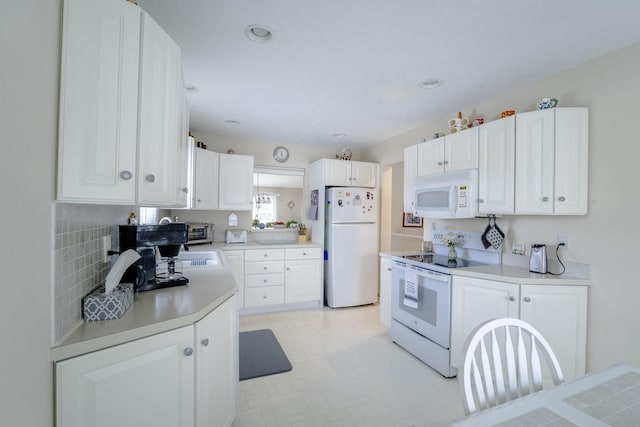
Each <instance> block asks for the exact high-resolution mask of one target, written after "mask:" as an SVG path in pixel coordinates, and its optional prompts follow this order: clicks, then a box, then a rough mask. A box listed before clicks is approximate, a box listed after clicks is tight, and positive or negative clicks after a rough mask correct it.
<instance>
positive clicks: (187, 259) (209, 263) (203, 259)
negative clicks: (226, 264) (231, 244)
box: [178, 250, 222, 267]
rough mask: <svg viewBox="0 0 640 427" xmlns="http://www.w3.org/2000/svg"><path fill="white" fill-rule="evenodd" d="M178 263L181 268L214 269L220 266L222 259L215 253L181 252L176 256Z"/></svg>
mask: <svg viewBox="0 0 640 427" xmlns="http://www.w3.org/2000/svg"><path fill="white" fill-rule="evenodd" d="M178 261H181V262H182V265H183V267H214V266H221V265H222V259H221V258H220V255H219V254H218V252H216V251H202V252H198V251H193V250H191V251H181V252H180V253H179V254H178Z"/></svg>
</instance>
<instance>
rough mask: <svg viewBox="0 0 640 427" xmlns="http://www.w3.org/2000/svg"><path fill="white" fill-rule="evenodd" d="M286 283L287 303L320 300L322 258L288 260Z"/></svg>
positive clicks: (285, 298) (285, 297)
mask: <svg viewBox="0 0 640 427" xmlns="http://www.w3.org/2000/svg"><path fill="white" fill-rule="evenodd" d="M284 283H285V286H284V302H285V304H290V303H295V302H306V301H320V298H321V295H322V260H320V259H315V260H293V261H286V267H285V272H284Z"/></svg>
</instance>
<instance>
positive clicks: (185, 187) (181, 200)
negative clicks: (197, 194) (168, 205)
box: [176, 72, 193, 208]
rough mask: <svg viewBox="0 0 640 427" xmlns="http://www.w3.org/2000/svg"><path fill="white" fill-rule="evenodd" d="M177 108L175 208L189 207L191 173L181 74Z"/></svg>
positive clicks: (189, 142) (190, 148)
mask: <svg viewBox="0 0 640 427" xmlns="http://www.w3.org/2000/svg"><path fill="white" fill-rule="evenodd" d="M178 106H179V107H180V111H179V114H178V116H179V119H180V121H179V128H178V157H177V161H178V165H177V186H176V192H177V195H176V206H177V207H181V208H185V207H190V201H191V195H190V194H189V191H190V189H191V186H192V184H191V177H192V173H193V165H192V161H193V138H191V137H190V136H189V106H188V105H187V93H186V91H185V90H184V79H183V78H182V72H181V73H180V79H179V81H178Z"/></svg>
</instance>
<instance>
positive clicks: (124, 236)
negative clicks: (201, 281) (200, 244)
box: [119, 222, 189, 292]
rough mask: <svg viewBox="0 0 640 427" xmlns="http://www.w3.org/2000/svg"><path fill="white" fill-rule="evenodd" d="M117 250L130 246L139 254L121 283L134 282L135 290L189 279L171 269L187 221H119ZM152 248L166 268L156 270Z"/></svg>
mask: <svg viewBox="0 0 640 427" xmlns="http://www.w3.org/2000/svg"><path fill="white" fill-rule="evenodd" d="M119 234H120V252H124V251H126V250H127V249H133V250H135V251H136V252H138V253H139V254H140V259H139V260H138V261H136V262H135V263H134V264H133V265H131V266H130V267H129V268H128V269H127V271H126V272H125V274H124V276H122V281H121V282H122V283H134V284H135V285H134V288H135V291H136V292H142V291H150V290H152V289H159V288H168V287H172V286H182V285H186V284H187V283H189V279H187V278H186V277H184V276H183V275H182V273H181V272H179V271H175V257H177V256H178V253H179V252H180V247H181V246H183V245H184V246H185V247H186V244H187V238H188V225H187V224H185V223H182V222H172V223H168V224H154V225H121V226H120V233H119ZM156 250H157V251H158V252H159V253H160V256H161V257H162V258H165V261H166V264H167V269H166V272H163V273H161V274H157V270H156V267H157V259H156Z"/></svg>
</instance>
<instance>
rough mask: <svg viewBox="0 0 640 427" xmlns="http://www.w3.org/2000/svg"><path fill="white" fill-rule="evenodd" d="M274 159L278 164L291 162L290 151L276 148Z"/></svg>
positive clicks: (284, 148)
mask: <svg viewBox="0 0 640 427" xmlns="http://www.w3.org/2000/svg"><path fill="white" fill-rule="evenodd" d="M273 158H274V159H275V160H276V162H280V163H284V162H286V161H287V160H289V150H287V148H286V147H282V146H280V147H276V148H275V149H274V150H273Z"/></svg>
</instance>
